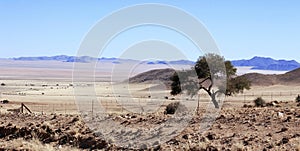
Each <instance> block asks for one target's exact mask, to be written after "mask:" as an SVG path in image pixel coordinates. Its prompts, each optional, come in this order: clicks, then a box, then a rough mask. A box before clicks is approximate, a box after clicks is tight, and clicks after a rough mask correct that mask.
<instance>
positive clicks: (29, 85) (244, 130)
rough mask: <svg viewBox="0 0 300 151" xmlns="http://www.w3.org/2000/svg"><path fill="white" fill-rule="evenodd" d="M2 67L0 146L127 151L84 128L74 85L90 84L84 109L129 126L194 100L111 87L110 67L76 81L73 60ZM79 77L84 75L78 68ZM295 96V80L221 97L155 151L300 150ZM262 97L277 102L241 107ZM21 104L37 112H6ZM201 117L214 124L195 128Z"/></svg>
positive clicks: (150, 88)
mask: <svg viewBox="0 0 300 151" xmlns="http://www.w3.org/2000/svg"><path fill="white" fill-rule="evenodd" d="M0 66H1V70H2V71H1V73H0V83H4V84H5V85H4V86H0V92H1V93H0V100H6V99H7V100H9V101H10V102H9V103H8V104H0V119H1V120H0V121H1V123H0V150H83V149H86V150H89V149H105V150H128V148H124V147H120V146H117V145H115V144H114V141H113V140H106V139H105V138H102V137H100V136H98V135H97V133H96V132H94V131H92V130H91V129H90V128H89V127H88V126H87V124H86V122H85V120H83V119H82V117H81V116H80V115H79V111H78V106H76V103H78V102H76V100H77V101H80V100H78V96H76V95H78V94H76V93H74V92H76V88H79V89H82V90H89V88H93V90H94V91H95V98H96V99H95V100H94V101H95V102H94V103H95V104H91V102H87V103H86V108H87V109H93V110H94V111H97V106H95V105H96V104H97V103H98V104H101V105H102V106H103V108H104V109H105V112H106V113H108V114H109V115H110V117H111V118H112V119H113V120H114V121H115V122H116V123H118V124H119V125H120V126H123V127H126V128H127V127H128V128H129V127H145V128H147V127H151V126H153V127H155V126H157V125H161V123H162V122H163V121H165V120H166V119H168V118H170V117H172V115H165V114H164V113H163V111H164V109H165V107H166V105H167V104H169V103H171V102H174V101H180V100H185V101H190V102H192V103H191V104H192V105H194V104H195V102H196V100H197V99H196V98H193V99H191V98H189V97H187V96H176V97H173V96H170V95H169V90H167V88H166V87H164V86H161V84H162V83H161V82H160V81H153V82H150V83H144V84H130V85H127V84H126V83H117V84H116V85H111V83H110V82H108V81H110V80H111V79H110V72H111V71H110V70H109V69H111V65H110V66H108V65H107V66H100V67H99V69H97V71H96V72H95V74H96V77H97V78H96V79H95V82H91V81H83V82H81V83H80V82H77V83H76V82H74V81H72V64H71V63H58V62H52V63H49V62H46V63H45V62H40V63H36V62H18V63H15V62H0ZM152 67H153V66H152ZM104 68H105V69H104ZM149 69H150V68H149ZM123 70H124V69H123ZM123 70H121V71H119V70H118V71H119V73H115V74H116V75H118V76H116V78H115V79H114V80H116V81H114V82H117V81H119V82H120V81H122V80H124V79H126V78H128V77H126V76H127V75H128V73H126V74H125V71H123ZM143 70H146V69H145V67H144V68H143V69H142V67H140V69H136V70H134V71H133V72H132V73H130V74H131V75H135V74H136V73H138V72H140V71H143ZM81 75H82V76H85V75H86V74H85V72H84V71H82V73H81ZM121 75H126V76H125V77H122V76H121ZM124 90H126V91H124ZM127 90H128V91H127ZM297 94H300V86H296V85H293V86H284V85H273V86H253V87H252V89H251V90H249V91H245V92H244V94H240V95H236V96H232V97H226V98H225V102H224V104H223V106H222V109H221V111H220V113H219V114H217V118H216V119H215V120H214V119H210V118H209V117H206V116H204V115H203V114H204V113H205V108H203V109H202V110H201V112H200V114H199V115H195V116H194V117H193V119H192V120H191V121H190V122H189V123H190V124H189V126H187V127H186V129H184V130H183V131H182V132H180V133H178V135H177V136H176V137H174V138H173V139H171V140H168V141H167V142H165V143H162V144H159V145H155V146H154V148H152V149H154V150H263V149H265V150H297V149H298V150H299V149H300V148H299V147H300V146H299V145H300V128H299V122H300V107H299V105H298V104H297V103H296V102H295V101H294V100H295V97H296V96H297ZM259 96H262V97H263V98H264V99H265V100H266V101H267V102H271V101H274V100H277V101H278V104H277V106H276V105H275V106H268V107H262V108H257V107H246V108H245V107H243V105H244V104H248V105H252V104H253V103H252V100H253V99H255V98H257V97H259ZM166 97H167V98H166ZM79 98H80V96H79ZM200 98H201V105H203V106H204V105H206V104H207V103H209V102H210V101H209V97H208V96H207V95H205V93H202V94H201V95H200ZM92 99H93V98H91V100H92ZM145 102H148V105H149V106H150V107H149V106H148V108H149V111H148V112H147V111H146V112H143V110H142V107H145ZM21 103H24V104H25V105H26V106H28V107H29V108H30V109H31V111H32V112H34V113H33V114H28V113H25V114H15V113H12V112H8V111H7V109H16V108H18V107H20V104H21ZM122 105H123V106H124V105H125V106H126V107H122ZM151 105H153V106H151ZM79 107H82V106H79ZM193 107H194V109H195V106H190V108H193ZM130 111H135V112H136V113H130ZM203 120H212V121H213V124H212V126H211V127H210V128H209V129H208V130H207V131H199V129H201V127H200V125H199V124H200V123H201V122H202V121H203ZM145 146H147V145H144V146H143V147H145ZM148 146H149V145H148Z"/></svg>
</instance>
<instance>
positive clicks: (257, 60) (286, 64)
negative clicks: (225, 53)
mask: <svg viewBox="0 0 300 151" xmlns="http://www.w3.org/2000/svg"><path fill="white" fill-rule="evenodd" d="M12 59H13V60H21V61H51V60H52V61H62V62H82V63H87V62H92V61H107V62H111V63H114V64H121V63H125V62H140V61H138V60H132V59H120V58H104V57H103V58H93V57H89V56H81V57H76V56H66V55H58V56H52V57H48V56H42V57H19V58H12ZM141 63H144V64H148V65H158V64H176V65H194V64H195V62H193V61H189V60H174V61H163V60H154V61H143V62H141ZM232 64H233V65H234V66H252V69H260V70H277V71H291V70H294V69H297V68H300V64H299V63H298V62H296V61H295V60H274V59H272V58H266V57H253V58H252V59H249V60H246V59H243V60H233V61H232Z"/></svg>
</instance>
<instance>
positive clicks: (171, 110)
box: [165, 102, 179, 114]
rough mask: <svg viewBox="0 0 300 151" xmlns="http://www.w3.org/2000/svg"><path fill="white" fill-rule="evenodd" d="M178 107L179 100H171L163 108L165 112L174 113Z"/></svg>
mask: <svg viewBox="0 0 300 151" xmlns="http://www.w3.org/2000/svg"><path fill="white" fill-rule="evenodd" d="M178 107H179V102H172V103H170V104H168V105H167V107H166V110H165V114H175V112H176V110H177V108H178Z"/></svg>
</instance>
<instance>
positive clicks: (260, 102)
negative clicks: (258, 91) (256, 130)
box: [253, 97, 266, 107]
mask: <svg viewBox="0 0 300 151" xmlns="http://www.w3.org/2000/svg"><path fill="white" fill-rule="evenodd" d="M253 102H254V104H255V106H256V107H264V106H265V105H266V101H265V100H264V99H262V98H261V97H258V98H256V99H255V100H253Z"/></svg>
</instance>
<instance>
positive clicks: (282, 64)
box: [231, 57, 300, 71]
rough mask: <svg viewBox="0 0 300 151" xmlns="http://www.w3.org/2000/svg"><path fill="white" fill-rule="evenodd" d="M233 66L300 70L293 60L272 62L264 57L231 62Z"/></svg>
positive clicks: (299, 65) (299, 66)
mask: <svg viewBox="0 0 300 151" xmlns="http://www.w3.org/2000/svg"><path fill="white" fill-rule="evenodd" d="M231 63H232V64H233V65H234V66H251V67H252V68H251V69H258V70H276V71H291V70H294V69H297V68H300V63H298V62H297V61H295V60H274V59H272V58H266V57H253V58H252V59H249V60H244V59H243V60H233V61H231Z"/></svg>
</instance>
